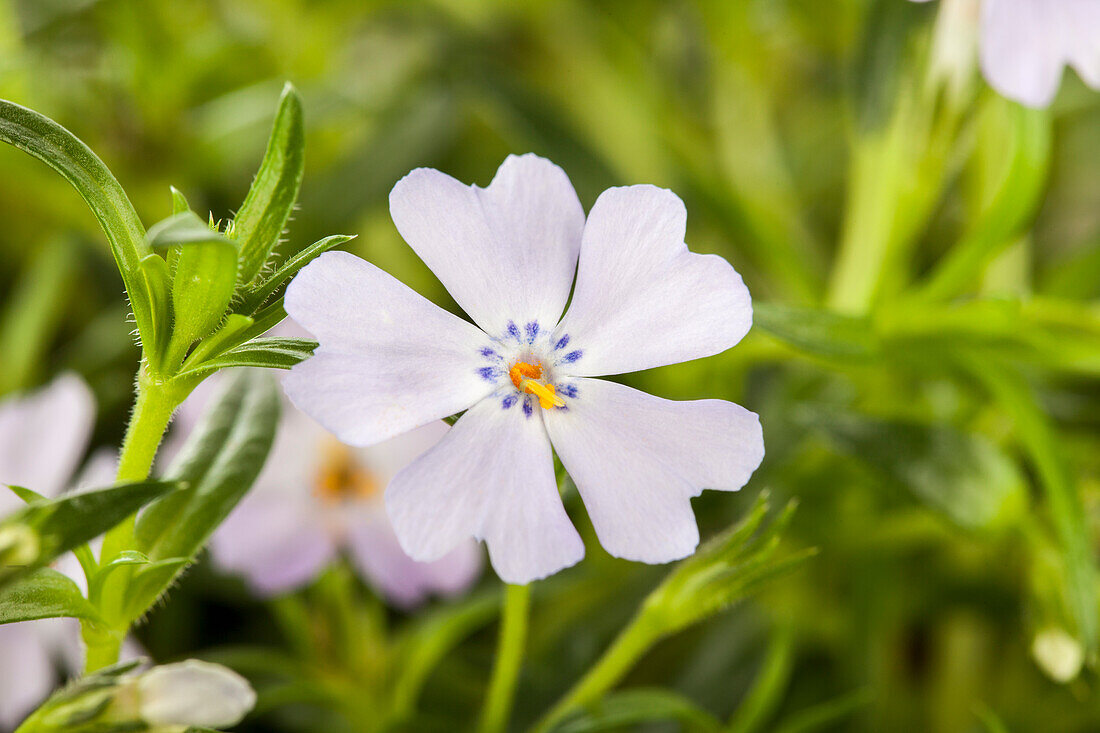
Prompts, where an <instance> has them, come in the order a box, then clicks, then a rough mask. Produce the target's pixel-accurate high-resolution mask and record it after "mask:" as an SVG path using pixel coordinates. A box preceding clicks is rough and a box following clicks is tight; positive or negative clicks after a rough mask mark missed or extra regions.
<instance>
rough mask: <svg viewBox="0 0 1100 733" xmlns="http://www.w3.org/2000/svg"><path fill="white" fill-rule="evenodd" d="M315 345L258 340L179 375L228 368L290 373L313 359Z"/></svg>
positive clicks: (292, 341) (307, 341)
mask: <svg viewBox="0 0 1100 733" xmlns="http://www.w3.org/2000/svg"><path fill="white" fill-rule="evenodd" d="M316 348H317V342H316V341H310V340H309V339H291V338H279V337H269V338H257V339H253V340H251V341H249V342H248V343H245V344H241V345H240V346H237V347H234V348H232V349H230V350H228V351H223V352H222V353H221V354H219V355H218V356H216V357H214V358H213V359H210V360H209V361H205V362H202V363H201V364H196V365H195V366H192V367H188V368H186V369H184V370H182V371H180V373H179V376H180V377H196V376H202V375H205V374H210V373H213V372H215V371H217V370H218V369H226V368H229V367H264V368H268V369H290V368H291V367H292V366H294V365H295V364H299V363H301V362H303V361H305V360H306V359H308V358H309V357H311V356H313V350H314V349H316Z"/></svg>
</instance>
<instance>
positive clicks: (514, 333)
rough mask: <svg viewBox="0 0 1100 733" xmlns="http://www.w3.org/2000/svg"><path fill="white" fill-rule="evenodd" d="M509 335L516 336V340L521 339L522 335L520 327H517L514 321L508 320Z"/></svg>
mask: <svg viewBox="0 0 1100 733" xmlns="http://www.w3.org/2000/svg"><path fill="white" fill-rule="evenodd" d="M508 335H509V336H511V337H512V338H514V339H515V340H516V341H519V340H521V337H520V335H519V328H517V327H516V324H515V323H514V322H513V321H508Z"/></svg>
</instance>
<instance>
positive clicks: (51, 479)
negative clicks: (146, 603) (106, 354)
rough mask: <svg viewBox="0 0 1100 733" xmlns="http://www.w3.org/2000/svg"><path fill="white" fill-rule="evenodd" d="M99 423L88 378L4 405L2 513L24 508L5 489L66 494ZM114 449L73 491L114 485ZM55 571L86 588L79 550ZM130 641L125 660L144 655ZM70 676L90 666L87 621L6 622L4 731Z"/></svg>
mask: <svg viewBox="0 0 1100 733" xmlns="http://www.w3.org/2000/svg"><path fill="white" fill-rule="evenodd" d="M94 419H95V400H94V398H93V397H92V394H91V392H90V391H89V390H88V388H87V386H86V385H85V384H84V382H83V381H81V379H80V378H79V377H77V376H75V375H72V374H66V375H62V376H60V377H58V378H57V379H55V380H54V381H53V382H52V383H51V384H50V385H49V386H47V387H45V388H44V389H41V390H39V391H37V392H32V393H30V394H28V395H26V396H23V397H15V398H9V399H7V400H5V401H3V402H2V403H0V483H2V484H5V485H4V486H0V516H3V515H5V514H8V513H9V512H13V511H16V510H18V509H19V508H21V507H23V506H24V504H23V501H22V500H21V499H19V498H18V497H17V496H15V494H13V493H12V492H10V491H9V490H8V489H7V488H6V486H7V485H13V486H24V487H26V488H28V489H32V490H34V491H37V492H38V493H40V494H43V495H44V496H47V497H50V498H53V497H57V496H60V495H61V494H62V492H63V491H64V490H65V489H66V488H67V487H69V486H70V480H71V479H72V475H73V472H74V470H75V469H76V467H77V465H78V464H79V462H80V459H81V457H82V456H83V455H84V451H85V448H86V447H87V443H88V438H89V437H90V436H91V433H92V427H93V423H94ZM116 468H117V457H116V455H115V453H114V451H97V452H96V453H95V454H94V455H93V456H92V457H91V458H90V459H89V460H88V462H87V464H86V465H85V466H84V468H83V470H82V471H81V472H80V476H79V478H77V480H76V481H74V482H71V485H72V486H73V488H90V487H93V486H106V485H109V484H111V483H112V482H113V481H114V475H115V469H116ZM54 568H55V569H56V570H58V571H60V572H62V573H65V574H66V575H68V576H69V577H70V578H72V580H73V582H75V583H76V584H77V585H78V586H80V588H81V589H82V590H84V584H85V583H84V572H83V570H81V568H80V563H79V562H77V560H76V557H75V556H73V554H72V553H67V554H65V555H64V556H62V557H60V558H58V560H57V561H56V562H55V563H54ZM141 654H142V650H141V649H140V647H138V646H137V645H136V644H135V643H134V642H133V641H132V640H130V639H127V640H126V644H125V645H124V648H123V658H125V659H132V658H134V657H138V656H141ZM55 661H59V662H60V663H61V666H62V667H63V669H64V670H65V671H66V672H68V673H69V674H77V673H79V672H80V669H81V667H83V664H84V660H83V647H82V644H81V641H80V623H79V622H78V621H76V620H75V619H71V618H51V619H41V620H39V621H25V622H23V623H16V624H2V625H0V730H11V729H13V728H14V727H15V726H16V725H17V724H18V723H19V721H21V720H22V719H23V718H24V717H25V716H26V715H27V714H28V713H29V712H30V711H31V710H33V709H34V707H35V706H36V705H38V704H39V703H40V702H42V700H43V699H45V697H46V696H47V695H48V694H49V693H50V691H51V690H52V689H53V688H54V686H55V685H56V684H57V682H58V680H57V674H56V672H55V671H54V663H55Z"/></svg>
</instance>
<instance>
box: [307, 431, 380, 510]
mask: <svg viewBox="0 0 1100 733" xmlns="http://www.w3.org/2000/svg"><path fill="white" fill-rule="evenodd" d="M321 452H322V456H323V457H322V460H321V470H320V473H319V474H318V476H317V479H316V483H315V484H314V487H313V490H314V493H315V494H316V495H317V496H318V497H320V498H321V499H323V500H324V501H328V502H340V501H344V500H347V499H366V498H369V497H370V496H372V495H374V494H375V493H377V492H378V489H379V488H380V487H379V485H378V481H376V480H375V478H374V476H372V475H371V473H370V472H369V471H367V470H365V469H364V468H363V466H362V465H361V464H360V463H359V462H358V461H357V460H355V455H354V454H353V453H352V451H351V449H350V448H348V446H346V445H344V444H343V443H340V442H338V441H335V440H327V441H325V444H324V446H323V447H322V449H321Z"/></svg>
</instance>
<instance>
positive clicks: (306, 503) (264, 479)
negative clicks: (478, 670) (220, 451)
mask: <svg viewBox="0 0 1100 733" xmlns="http://www.w3.org/2000/svg"><path fill="white" fill-rule="evenodd" d="M272 333H273V335H279V336H306V335H307V334H304V333H302V332H301V330H300V329H295V328H294V327H293V324H286V325H283V326H279V327H277V328H276V329H275V330H274V331H273V332H272ZM218 381H219V380H218V379H217V378H216V377H215V378H213V379H210V380H207V381H206V382H204V383H203V384H202V385H200V386H199V388H198V389H197V390H196V393H195V394H192V395H191V397H189V398H188V399H187V401H186V402H185V403H184V404H183V406H182V407H181V408H180V414H179V416H178V419H177V421H176V422H177V425H176V427H177V430H176V432H175V433H174V434H173V436H172V439H171V440H170V441H169V444H168V445H167V446H166V449H165V453H166V454H167V455H168V456H170V455H171V454H173V453H175V452H178V449H179V448H180V447H181V446H182V442H183V441H182V438H183V437H185V435H186V433H187V432H189V430H190V428H192V427H193V426H194V425H195V424H196V423H197V422H198V419H199V417H200V415H201V412H202V409H203V408H204V407H205V406H206V404H207V403H208V402H209V399H210V396H211V392H212V391H213V389H214V388H215V386H216V382H218ZM179 428H182V430H180V429H179ZM446 432H447V424H446V423H444V422H442V421H436V422H432V423H429V424H428V425H425V426H423V427H422V428H420V429H418V430H414V431H412V432H410V433H407V434H405V435H401V436H398V437H396V438H394V439H392V440H389V441H386V442H385V443H382V444H381V445H376V446H372V447H370V448H351V447H349V446H346V445H344V444H343V443H341V442H340V441H338V440H336V438H334V437H333V436H332V434H331V433H329V432H328V431H326V430H325V429H324V428H322V427H321V426H320V425H318V424H317V423H316V422H315V421H313V420H312V419H310V418H309V416H307V415H306V414H304V413H303V412H301V411H300V410H298V409H297V408H296V407H294V406H293V405H291V404H290V403H289V401H288V402H287V404H285V405H284V406H283V413H282V418H281V420H280V423H279V430H278V433H277V434H276V437H275V443H274V445H273V446H272V448H271V453H270V455H269V457H268V460H267V463H266V464H265V465H264V468H263V471H262V472H261V473H260V475H259V477H258V478H257V479H256V482H255V484H254V485H253V487H252V488H251V489H250V490H249V492H248V494H246V495H245V497H244V499H242V500H241V502H240V504H238V505H237V507H236V508H235V509H234V510H233V512H232V513H231V514H230V515H229V517H228V518H227V519H226V521H225V522H223V523H222V525H221V526H220V527H218V529H217V531H216V532H215V533H214V536H213V538H211V544H210V552H211V556H212V558H213V560H214V562H215V563H216V564H217V565H219V566H220V567H221V568H223V569H225V570H228V571H231V572H237V573H241V574H242V575H244V577H245V578H246V579H247V581H248V583H249V585H250V586H251V587H252V588H253V589H254V590H255V591H256V592H258V593H260V594H262V595H274V594H278V593H283V592H286V591H289V590H293V589H295V588H298V587H300V586H302V585H304V584H305V583H307V582H309V581H310V580H311V579H313V578H314V577H316V576H317V574H318V573H319V572H320V571H322V570H323V569H324V568H325V567H326V566H327V565H328V564H329V563H330V562H332V561H333V559H335V557H336V556H337V554H338V553H339V552H340V551H341V550H345V551H347V553H348V555H349V557H350V559H351V561H352V562H353V563H354V565H355V567H356V569H357V570H358V571H359V573H360V574H361V575H362V576H363V578H364V579H365V580H366V581H367V582H368V583H369V584H370V585H371V586H372V587H373V588H375V589H376V590H377V591H378V592H379V593H380V594H381V595H383V596H384V597H385V598H387V599H388V600H389V601H390V602H392V603H394V604H395V605H398V606H401V607H404V608H409V607H412V606H415V605H417V604H419V603H422V602H423V601H425V600H426V599H427V597H428V596H430V595H431V594H433V593H440V594H443V595H448V596H451V595H456V594H458V593H461V592H463V591H465V590H467V589H468V588H469V587H470V586H471V585H472V584H473V583H474V582H475V581H476V580H477V578H478V576H479V575H480V574H481V568H482V564H483V559H482V552H481V550H480V548H478V546H477V544H476V543H474V542H472V541H469V542H464V543H462V544H460V545H459V546H458V547H456V548H455V549H454V550H453V551H452V552H450V553H449V554H447V555H446V556H445V557H442V558H440V559H439V560H437V561H435V562H432V563H420V562H416V561H415V560H413V559H412V558H410V557H409V556H408V555H406V554H405V553H404V552H403V551H402V550H401V546H400V544H398V542H397V537H396V536H395V535H394V532H393V528H392V527H391V526H390V522H389V519H388V518H387V517H386V509H385V503H384V501H383V493H384V491H385V488H386V485H387V484H388V483H389V481H390V479H391V478H392V477H393V476H394V475H395V474H396V473H397V472H398V471H399V470H401V469H402V468H404V467H405V466H406V465H408V464H409V462H410V461H412V460H413V459H414V458H416V457H417V456H419V455H420V454H421V453H423V452H424V451H426V450H427V449H428V448H430V447H432V446H433V445H435V444H436V443H437V442H438V441H439V439H440V438H441V437H443V435H444V434H445V433H446Z"/></svg>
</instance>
